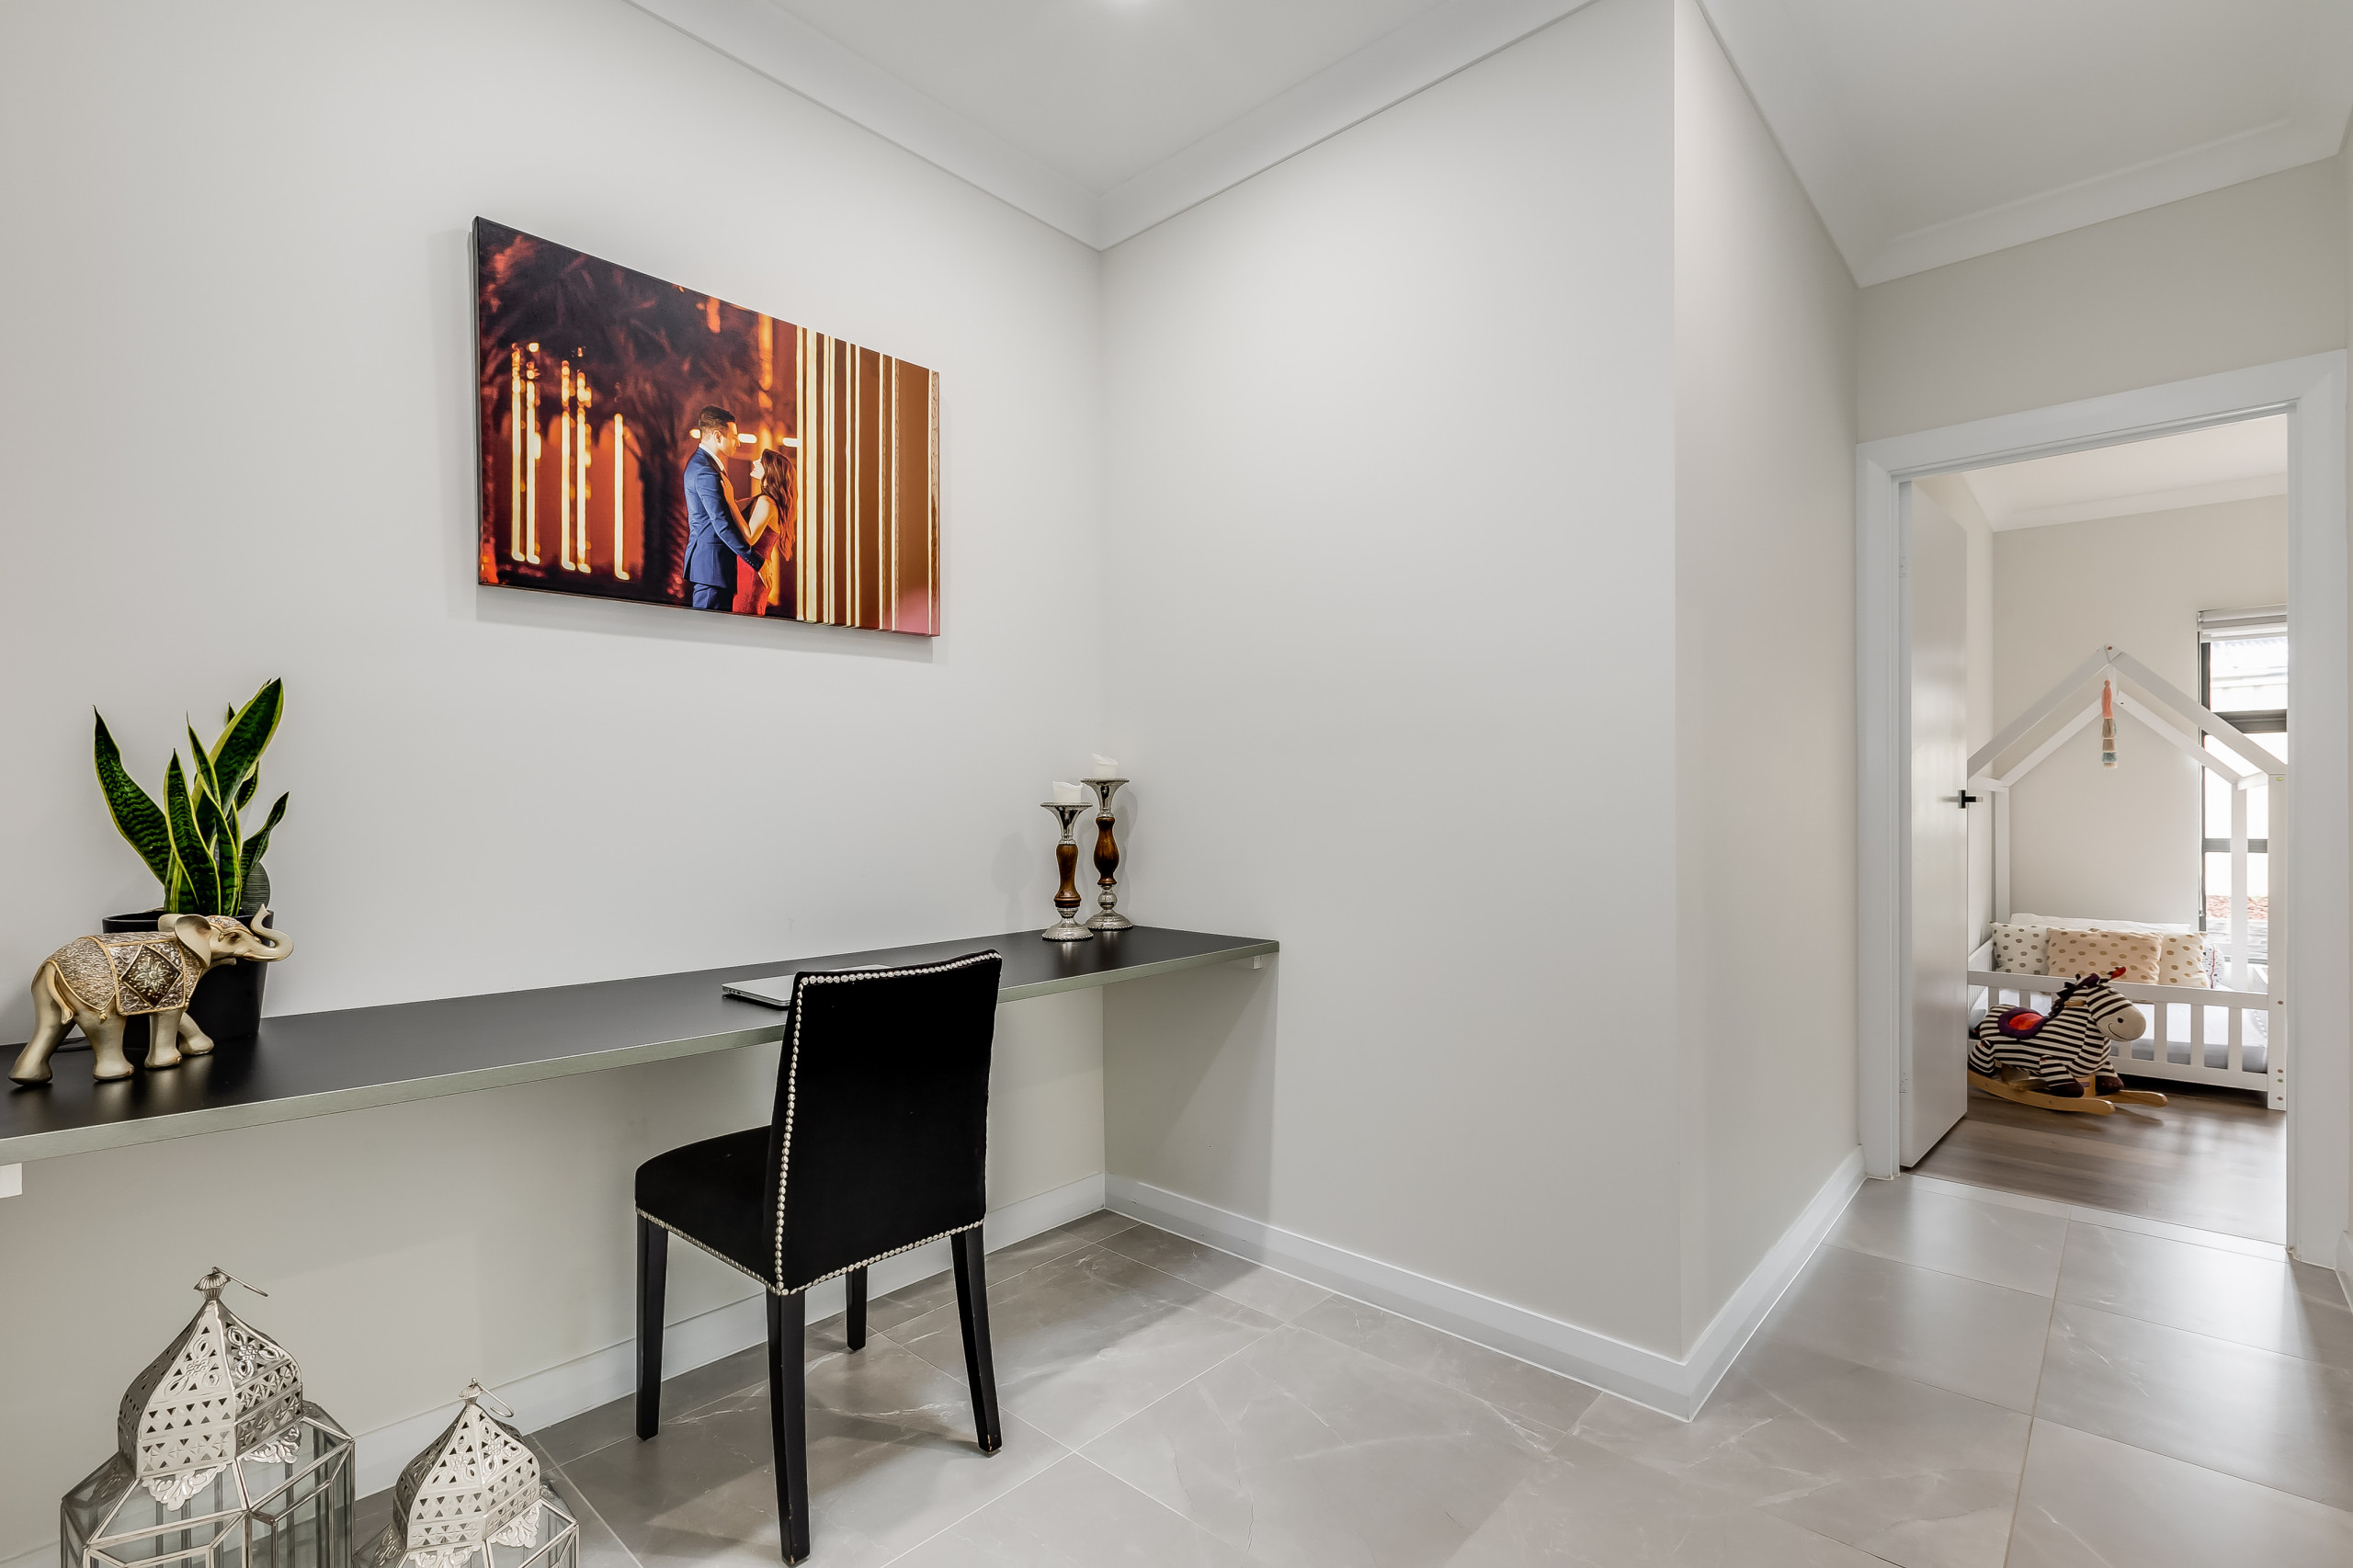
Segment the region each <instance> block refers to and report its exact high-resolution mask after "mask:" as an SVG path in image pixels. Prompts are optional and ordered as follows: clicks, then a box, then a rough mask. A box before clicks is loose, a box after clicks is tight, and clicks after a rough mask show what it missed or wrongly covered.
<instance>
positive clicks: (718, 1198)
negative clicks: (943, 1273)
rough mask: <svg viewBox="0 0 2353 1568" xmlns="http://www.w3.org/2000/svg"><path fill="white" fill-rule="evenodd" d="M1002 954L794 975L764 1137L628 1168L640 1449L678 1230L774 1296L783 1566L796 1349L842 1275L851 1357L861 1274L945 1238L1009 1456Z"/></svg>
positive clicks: (994, 1426)
mask: <svg viewBox="0 0 2353 1568" xmlns="http://www.w3.org/2000/svg"><path fill="white" fill-rule="evenodd" d="M1004 961H1005V960H1003V958H1002V957H1000V956H999V955H998V954H997V953H995V952H994V951H989V952H978V953H967V954H965V955H964V956H963V957H961V958H956V959H949V960H947V961H946V962H944V963H935V964H923V965H919V966H915V967H912V968H907V969H888V970H844V971H836V972H830V973H826V972H812V971H803V972H802V973H801V975H799V976H798V977H797V978H796V979H795V981H794V982H793V986H792V1014H791V1020H790V1023H788V1024H787V1025H786V1026H785V1036H784V1051H783V1054H782V1056H781V1057H780V1058H779V1062H778V1064H777V1079H776V1113H775V1116H774V1117H773V1119H771V1120H770V1121H769V1123H768V1125H767V1126H766V1127H755V1128H751V1129H749V1130H747V1131H742V1132H731V1133H728V1134H727V1135H725V1136H724V1137H720V1138H706V1139H704V1140H703V1141H702V1142H699V1143H689V1144H688V1145H687V1146H686V1147H684V1148H682V1149H673V1150H671V1151H670V1152H669V1153H666V1154H660V1155H656V1156H655V1157H654V1158H653V1159H651V1160H648V1161H646V1162H645V1164H643V1165H640V1166H638V1167H637V1435H638V1437H640V1438H645V1437H653V1436H654V1430H655V1428H656V1427H657V1426H660V1424H661V1419H662V1290H663V1282H664V1278H665V1274H666V1273H667V1271H668V1266H669V1242H670V1235H671V1233H673V1232H676V1233H677V1234H679V1235H681V1236H684V1237H685V1238H686V1239H687V1240H688V1241H689V1242H692V1243H693V1244H695V1245H697V1246H699V1247H700V1248H702V1249H703V1250H704V1251H705V1252H708V1253H710V1254H711V1255H713V1256H716V1257H718V1258H719V1259H720V1260H721V1261H722V1262H724V1263H727V1264H729V1265H731V1266H733V1267H735V1268H738V1269H741V1270H742V1271H743V1272H744V1273H745V1274H748V1275H750V1276H751V1277H752V1278H755V1279H756V1280H758V1281H759V1282H760V1283H761V1285H762V1286H763V1287H765V1288H766V1290H767V1311H768V1417H769V1428H770V1435H771V1437H772V1440H773V1442H774V1445H775V1449H776V1492H777V1510H778V1512H779V1515H780V1516H781V1523H782V1530H783V1536H784V1560H785V1561H786V1562H801V1560H802V1559H803V1558H805V1557H807V1556H808V1555H809V1454H808V1444H807V1441H806V1416H807V1410H806V1404H805V1399H806V1391H805V1389H804V1387H803V1383H802V1366H801V1362H802V1355H803V1351H802V1347H801V1339H802V1335H803V1332H804V1331H805V1329H806V1328H807V1325H808V1317H807V1304H808V1300H809V1298H808V1296H807V1294H806V1292H807V1291H808V1289H809V1287H811V1286H812V1285H816V1284H820V1283H822V1282H823V1281H824V1280H827V1279H831V1278H835V1277H836V1276H840V1275H847V1277H848V1278H847V1280H846V1281H845V1283H846V1285H847V1290H848V1295H849V1312H848V1320H847V1324H846V1325H845V1326H846V1327H847V1331H848V1336H849V1347H850V1349H851V1350H853V1351H856V1350H862V1349H864V1348H865V1346H866V1270H867V1269H868V1267H870V1266H871V1265H873V1264H875V1263H877V1262H880V1261H881V1259H883V1258H886V1257H889V1256H892V1255H893V1254H896V1253H903V1252H905V1251H907V1250H909V1249H910V1248H913V1247H918V1246H921V1245H923V1244H925V1243H926V1242H930V1241H938V1240H939V1239H940V1238H942V1237H946V1238H948V1239H949V1246H950V1248H951V1250H952V1252H953V1254H954V1256H955V1260H956V1309H957V1312H959V1314H961V1317H962V1319H963V1328H964V1369H965V1372H966V1374H967V1376H968V1379H969V1381H970V1382H971V1385H972V1414H973V1417H974V1425H975V1426H978V1427H979V1428H980V1440H981V1452H983V1453H984V1454H993V1453H995V1452H996V1451H997V1449H999V1448H1001V1447H1002V1446H1003V1445H1004V1441H1005V1438H1004V1434H1003V1432H1002V1430H1001V1429H1000V1427H999V1426H998V1423H997V1409H996V1371H995V1366H994V1364H993V1362H992V1360H991V1358H990V1354H989V1309H988V1281H987V1279H986V1278H985V1276H984V1275H983V1267H982V1253H981V1220H982V1217H983V1214H984V1213H985V1212H986V1209H987V1203H986V1193H985V1191H984V1187H983V1166H984V1165H985V1164H986V1158H987V1153H988V1107H989V1050H990V1047H991V1045H992V1043H993V1042H994V1040H995V1034H996V992H997V972H998V971H999V970H1000V969H1001V968H1002V967H1003V966H1004Z"/></svg>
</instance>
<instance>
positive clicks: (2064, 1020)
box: [1969, 969, 2165, 1116]
mask: <svg viewBox="0 0 2353 1568" xmlns="http://www.w3.org/2000/svg"><path fill="white" fill-rule="evenodd" d="M2123 972H2124V971H2122V970H2120V969H2119V970H2112V971H2109V973H2107V974H2083V975H2077V976H2076V977H2075V979H2073V980H2071V981H2069V982H2068V983H2066V984H2065V985H2063V986H2062V987H2061V988H2060V991H2059V995H2058V997H2057V999H2056V1000H2055V1002H2054V1004H2053V1005H2052V1009H2051V1011H2050V1012H2049V1013H2035V1012H2029V1010H2027V1009H2026V1008H2024V1007H1996V1008H1995V1009H1994V1010H1993V1011H1992V1012H1990V1013H1988V1014H1986V1015H1985V1016H1984V1017H1983V1018H1980V1019H1979V1020H1978V1021H1977V1026H1976V1028H1972V1029H1971V1030H1970V1031H1969V1034H1970V1040H1971V1044H1970V1047H1969V1081H1970V1083H1971V1084H1972V1085H1975V1086H1976V1087H1978V1088H1981V1089H1983V1090H1984V1091H1985V1092H1986V1093H1987V1094H1989V1095H1995V1096H2000V1097H2001V1098H2003V1099H2006V1100H2014V1101H2016V1102H2017V1103H2018V1104H2019V1105H2030V1106H2040V1107H2041V1108H2043V1109H2045V1110H2072V1111H2080V1112H2084V1113H2086V1114H2089V1115H2092V1116H2113V1115H2115V1114H2116V1108H2117V1107H2118V1106H2119V1105H2146V1106H2160V1105H2163V1104H2165V1096H2163V1095H2160V1094H2156V1093H2154V1092H2153V1091H2151V1090H2147V1089H2128V1088H2126V1087H2125V1086H2124V1080H2123V1079H2121V1078H2120V1077H2118V1076H2117V1075H2116V1074H2115V1073H2114V1072H2112V1071H2110V1063H2111V1062H2112V1061H2113V1059H2114V1057H2115V1052H2116V1042H2117V1041H2118V1040H2139V1039H2140V1038H2141V1036H2142V1034H2143V1032H2145V1031H2146V1030H2147V1028H2148V1027H2149V1025H2148V1020H2147V1019H2146V1018H2143V1017H2142V1016H2141V1009H2140V1008H2138V1007H2135V1006H2133V1005H2132V1004H2131V1003H2130V1002H2128V1001H2126V1000H2125V999H2124V998H2123V997H2121V996H2120V995H2118V994H2116V992H2115V991H2114V990H2113V989H2112V988H2111V987H2110V986H2109V981H2111V980H2114V979H2116V978H2117V977H2118V976H2120V975H2121V974H2122V973H2123Z"/></svg>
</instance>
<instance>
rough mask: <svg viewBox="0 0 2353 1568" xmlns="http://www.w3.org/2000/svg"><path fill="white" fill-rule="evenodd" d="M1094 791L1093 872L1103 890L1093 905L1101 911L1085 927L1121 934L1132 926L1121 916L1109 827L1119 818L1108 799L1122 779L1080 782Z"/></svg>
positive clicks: (1117, 864)
mask: <svg viewBox="0 0 2353 1568" xmlns="http://www.w3.org/2000/svg"><path fill="white" fill-rule="evenodd" d="M1081 782H1083V783H1084V784H1086V787H1087V788H1088V789H1090V790H1094V791H1095V873H1096V878H1097V882H1096V885H1097V887H1099V888H1101V889H1102V890H1103V891H1102V892H1099V893H1097V894H1096V898H1095V902H1096V903H1099V904H1101V905H1102V906H1103V907H1102V909H1101V910H1100V911H1099V912H1098V913H1097V915H1096V916H1095V918H1094V919H1092V920H1089V921H1088V922H1087V923H1086V925H1087V928H1088V929H1089V930H1094V931H1124V930H1126V929H1128V927H1130V926H1133V925H1134V924H1135V922H1134V921H1132V920H1131V919H1129V918H1128V917H1127V916H1126V915H1122V914H1120V878H1119V875H1118V873H1119V869H1120V846H1119V843H1118V841H1117V840H1115V839H1114V838H1113V837H1112V836H1111V827H1112V824H1114V823H1116V822H1118V821H1119V819H1118V818H1117V817H1115V816H1113V815H1112V814H1111V797H1112V796H1114V795H1116V794H1118V793H1119V792H1120V785H1122V784H1125V783H1126V782H1127V780H1126V779H1124V778H1088V779H1083V780H1081Z"/></svg>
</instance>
